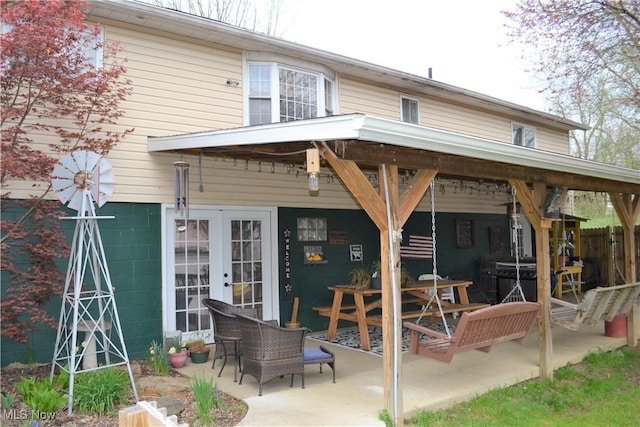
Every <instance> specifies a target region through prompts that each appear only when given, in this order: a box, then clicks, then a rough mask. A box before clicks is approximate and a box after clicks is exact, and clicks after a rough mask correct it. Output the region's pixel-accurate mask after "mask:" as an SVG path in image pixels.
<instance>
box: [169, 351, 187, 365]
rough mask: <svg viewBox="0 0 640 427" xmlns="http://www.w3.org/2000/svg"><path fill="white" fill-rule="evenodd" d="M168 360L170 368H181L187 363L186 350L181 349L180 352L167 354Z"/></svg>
mask: <svg viewBox="0 0 640 427" xmlns="http://www.w3.org/2000/svg"><path fill="white" fill-rule="evenodd" d="M169 361H170V362H171V367H172V368H182V367H184V365H185V364H186V363H187V350H182V351H181V352H180V353H174V354H170V355H169Z"/></svg>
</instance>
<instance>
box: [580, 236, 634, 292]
mask: <svg viewBox="0 0 640 427" xmlns="http://www.w3.org/2000/svg"><path fill="white" fill-rule="evenodd" d="M580 233H581V239H580V244H581V249H582V259H583V260H584V261H585V268H584V271H583V277H582V280H583V281H585V282H586V283H593V282H595V281H596V280H597V278H598V276H599V277H601V279H602V283H601V284H602V285H607V284H609V283H611V282H613V283H614V284H621V283H630V282H635V281H638V280H640V268H636V277H635V278H633V277H628V278H626V277H624V253H623V250H624V244H623V242H624V235H623V232H622V227H621V226H617V227H606V228H591V229H583V230H581V232H580ZM634 239H635V248H636V253H635V254H634V256H635V259H636V266H639V267H640V225H636V226H635V229H634ZM591 260H597V261H598V262H597V263H595V262H590V261H591ZM596 264H599V266H596ZM598 270H600V271H598ZM612 277H613V280H611V278H612ZM598 281H599V280H598Z"/></svg>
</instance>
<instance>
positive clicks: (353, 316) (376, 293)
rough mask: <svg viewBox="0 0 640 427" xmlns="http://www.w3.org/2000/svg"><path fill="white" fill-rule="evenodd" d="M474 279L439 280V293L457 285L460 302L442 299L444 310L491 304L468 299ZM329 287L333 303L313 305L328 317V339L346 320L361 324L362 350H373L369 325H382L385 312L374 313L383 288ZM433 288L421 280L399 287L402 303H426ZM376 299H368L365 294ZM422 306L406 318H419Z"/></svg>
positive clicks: (405, 316) (426, 281) (429, 311)
mask: <svg viewBox="0 0 640 427" xmlns="http://www.w3.org/2000/svg"><path fill="white" fill-rule="evenodd" d="M471 284H473V282H471V281H466V280H462V281H461V280H438V285H437V290H438V292H439V293H441V292H442V290H443V289H446V288H450V287H454V288H456V289H458V298H459V304H450V303H447V302H444V301H442V300H441V303H442V306H443V311H444V312H445V313H454V312H462V311H472V310H478V309H480V308H483V307H486V306H487V305H488V304H472V303H470V302H469V295H468V294H467V287H469V286H470V285H471ZM328 289H329V290H330V291H332V292H333V293H334V294H333V304H332V305H331V306H330V307H314V310H316V311H317V312H318V314H319V315H321V316H326V317H329V329H328V330H327V339H328V340H329V341H332V340H334V339H335V337H336V331H337V329H338V321H339V320H347V321H351V322H355V323H357V324H358V331H359V333H360V347H361V348H362V349H363V350H370V349H371V343H370V340H369V330H368V325H372V326H382V316H381V315H380V314H374V313H372V311H373V310H375V309H379V308H381V307H382V298H381V297H382V290H381V289H371V288H367V289H361V288H356V287H354V286H351V285H335V286H329V287H328ZM429 289H433V281H431V280H422V281H417V282H414V283H413V284H411V286H409V287H406V288H400V294H401V297H402V304H403V305H406V304H421V305H425V304H427V303H428V302H429V300H430V299H431V295H430V294H428V293H426V292H425V291H426V290H429ZM344 295H352V296H353V300H354V304H348V305H343V303H342V301H343V297H344ZM371 297H373V299H372V300H371V301H370V302H368V303H365V298H371ZM421 312H422V310H418V311H416V310H412V311H403V313H402V318H403V319H411V318H417V317H419V316H420V314H421ZM434 313H437V314H439V309H438V308H437V304H436V308H435V309H434V308H429V309H428V310H427V312H426V314H427V315H434Z"/></svg>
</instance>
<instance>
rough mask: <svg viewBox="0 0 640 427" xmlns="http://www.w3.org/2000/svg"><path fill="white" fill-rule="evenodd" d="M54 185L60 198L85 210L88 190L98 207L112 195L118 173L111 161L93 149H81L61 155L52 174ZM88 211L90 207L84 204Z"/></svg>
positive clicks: (76, 208)
mask: <svg viewBox="0 0 640 427" xmlns="http://www.w3.org/2000/svg"><path fill="white" fill-rule="evenodd" d="M80 172H85V173H86V174H85V173H80ZM51 185H52V188H53V189H54V190H55V191H56V192H57V193H58V199H59V200H60V201H61V202H62V203H63V204H67V207H69V208H70V209H74V210H76V211H78V210H80V209H83V207H82V205H83V203H86V202H85V201H84V198H85V195H88V194H87V193H86V191H85V190H89V191H90V197H91V198H92V200H91V201H92V202H94V203H96V204H97V205H98V206H99V207H101V206H102V205H104V204H105V203H106V202H107V200H108V199H109V198H110V197H111V195H112V194H113V189H114V186H115V174H114V172H113V168H112V167H111V164H109V162H108V161H106V160H105V159H103V158H102V156H100V155H99V154H97V153H95V152H93V151H85V150H78V151H74V152H71V153H69V154H67V155H66V156H64V157H62V158H61V159H60V161H59V162H58V164H57V165H56V166H55V167H54V168H53V172H52V174H51ZM84 209H85V210H88V209H89V206H85V207H84Z"/></svg>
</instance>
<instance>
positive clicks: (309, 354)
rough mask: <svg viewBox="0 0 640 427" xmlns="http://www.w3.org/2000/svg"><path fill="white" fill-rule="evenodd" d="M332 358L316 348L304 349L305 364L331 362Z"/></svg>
mask: <svg viewBox="0 0 640 427" xmlns="http://www.w3.org/2000/svg"><path fill="white" fill-rule="evenodd" d="M332 359H333V356H332V355H330V354H329V353H325V352H324V351H322V350H320V349H319V348H316V347H305V348H304V361H305V362H316V361H317V362H320V361H322V360H332Z"/></svg>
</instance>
